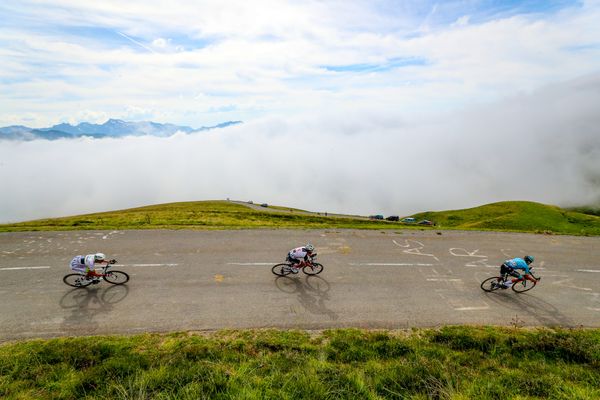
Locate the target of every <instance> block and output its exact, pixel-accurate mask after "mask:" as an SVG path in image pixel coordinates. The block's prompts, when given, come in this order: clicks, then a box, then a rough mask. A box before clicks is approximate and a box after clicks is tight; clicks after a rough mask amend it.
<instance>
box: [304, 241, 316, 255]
mask: <svg viewBox="0 0 600 400" xmlns="http://www.w3.org/2000/svg"><path fill="white" fill-rule="evenodd" d="M304 248H305V249H306V251H308V252H309V253H312V252H313V251H314V250H315V246H313V245H312V244H310V243H309V244H307V245H306V246H304Z"/></svg>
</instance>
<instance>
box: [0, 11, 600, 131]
mask: <svg viewBox="0 0 600 400" xmlns="http://www.w3.org/2000/svg"><path fill="white" fill-rule="evenodd" d="M158 4H159V3H158V2H143V3H141V2H128V3H127V5H124V4H122V2H111V1H108V2H100V3H98V2H95V3H94V2H74V1H66V0H64V1H58V2H52V4H49V3H42V4H37V3H36V4H35V6H36V7H35V8H34V4H33V3H29V2H27V1H25V2H19V3H13V9H15V10H21V12H22V13H27V12H30V13H31V15H28V19H24V22H23V24H21V25H23V26H21V25H18V26H10V27H9V28H7V29H5V30H3V31H2V33H0V42H5V43H6V46H2V50H0V57H1V59H2V64H3V68H2V70H0V92H1V93H3V96H2V97H0V105H2V106H3V107H0V125H5V124H7V123H8V121H12V120H14V116H15V115H18V114H19V113H21V114H23V115H25V114H26V113H27V112H29V111H31V110H35V111H36V113H37V120H38V121H37V123H36V124H34V125H36V126H44V125H48V122H51V123H55V122H58V121H61V120H65V119H70V118H72V116H73V115H74V114H76V113H80V110H81V109H85V110H90V111H93V112H96V113H107V114H110V115H111V116H113V117H123V116H126V115H128V114H127V112H126V110H124V107H127V106H135V107H141V108H145V109H152V110H155V111H156V112H157V114H156V116H154V117H153V116H152V115H149V116H148V118H150V119H152V118H158V117H161V116H162V115H164V110H167V113H168V114H169V115H170V116H172V118H173V120H172V121H169V122H174V123H185V124H188V125H203V124H205V123H206V122H207V121H206V119H205V118H208V119H211V118H213V119H214V118H215V117H216V116H209V115H208V114H209V113H210V110H218V109H221V107H222V106H223V104H234V105H235V106H236V110H238V112H239V113H240V117H238V118H236V117H235V116H233V118H232V119H241V116H243V117H244V118H246V119H247V118H249V119H253V118H261V117H264V116H267V115H289V116H293V115H295V114H296V113H297V112H298V111H300V112H308V111H310V110H311V109H312V108H313V105H314V104H317V105H318V106H319V107H322V103H325V104H329V102H332V104H331V105H330V106H329V108H331V107H338V106H339V107H342V108H343V107H345V106H347V105H349V104H352V105H357V104H358V105H359V106H364V107H365V108H370V107H376V106H381V107H386V106H387V105H394V104H395V105H398V106H400V107H403V106H404V105H406V104H409V105H410V107H412V108H413V109H415V110H427V111H435V110H438V111H439V110H448V109H460V108H461V107H463V106H464V105H466V104H472V103H477V102H482V101H483V102H487V101H492V100H496V99H500V98H502V97H505V96H510V95H513V94H515V93H516V92H519V91H531V90H534V89H536V88H539V87H541V86H543V85H545V84H548V83H551V82H557V81H561V80H566V79H572V78H575V77H577V76H581V75H584V74H588V73H593V72H595V71H598V70H599V69H600V54H599V53H600V49H599V48H598V47H597V44H598V43H599V42H600V28H598V27H597V25H598V24H597V21H598V19H600V11H599V7H598V5H597V4H594V3H588V4H587V5H584V6H583V7H581V8H577V7H575V8H568V9H565V10H564V11H561V12H560V13H558V14H556V15H545V14H542V15H537V14H536V15H533V16H531V15H528V16H519V15H517V16H508V17H505V18H503V19H490V20H486V21H485V22H479V23H476V22H474V21H472V20H469V24H468V25H461V24H458V25H457V24H455V25H452V24H451V23H449V24H448V25H443V26H435V27H433V28H429V30H428V31H423V32H421V33H420V35H417V36H414V35H410V34H411V33H414V32H416V31H417V30H418V26H419V24H420V23H421V22H422V18H423V16H420V17H419V18H416V17H414V16H412V15H411V14H409V11H412V10H411V8H410V7H411V3H406V4H405V5H402V6H401V5H398V4H391V3H389V4H387V2H375V3H372V2H362V1H361V2H352V3H348V2H327V3H320V2H293V3H287V2H281V1H273V2H271V1H263V2H258V3H252V4H251V3H247V2H235V3H234V2H226V3H223V2H220V1H208V2H202V3H189V2H185V1H183V2H175V3H174V4H173V5H172V6H170V7H168V8H161V7H158ZM412 7H416V6H414V5H412ZM454 7H456V5H454ZM434 8H435V7H434V5H433V4H432V5H431V6H430V8H429V10H425V12H428V11H430V10H433V9H434ZM440 9H441V7H438V9H437V10H436V11H435V15H438V14H439V13H440V12H441V11H440ZM32 10H35V12H34V11H32ZM0 12H2V8H0ZM5 12H6V11H5ZM386 12H388V14H386ZM13 13H16V11H13ZM403 13H406V15H408V16H404V17H402V15H404V14H403ZM432 15H433V14H432ZM0 16H1V15H0ZM10 16H11V15H10V14H9V15H7V16H6V17H7V18H8V19H10ZM31 20H33V21H36V22H35V23H32V22H31ZM48 21H52V26H50V24H49V23H48ZM393 21H396V22H393ZM28 24H29V25H28ZM378 24H379V25H378ZM379 26H383V27H384V28H378V27H379ZM56 27H62V28H63V30H61V29H58V28H56ZM81 27H83V28H86V29H87V27H93V28H94V29H93V30H92V31H91V32H92V33H84V34H83V36H82V35H81V34H79V32H80V30H77V29H78V28H81ZM434 28H435V29H434ZM84 32H85V29H84ZM117 32H121V33H122V34H123V35H125V36H120V35H119V34H118V33H117ZM407 35H408V36H407ZM128 38H129V39H128ZM594 44H596V47H594V46H593V45H594ZM581 46H587V50H586V51H582V50H580V51H575V50H574V49H577V48H581ZM399 57H400V58H403V57H404V58H407V57H408V58H415V59H420V60H423V62H424V65H420V66H409V67H406V66H405V67H399V68H387V69H386V68H383V69H380V70H375V71H371V72H362V73H339V72H332V71H327V70H325V69H324V68H323V67H324V66H327V65H334V66H335V65H353V64H358V65H360V64H373V65H377V64H382V65H385V64H386V63H389V60H392V59H397V58H399ZM198 93H204V94H205V95H206V96H207V97H205V99H204V102H203V103H202V104H194V105H192V103H193V102H194V98H195V97H196V96H197V95H198ZM382 93H385V97H384V96H383V95H382ZM39 99H45V100H46V101H45V102H40V101H39ZM344 99H347V101H344ZM357 102H358V103H357ZM346 103H348V104H346ZM159 104H160V106H159ZM183 104H188V105H189V106H188V107H186V106H185V105H183ZM124 105H125V106H124ZM182 105H183V108H182ZM159 110H161V111H159ZM193 110H196V111H197V112H196V114H195V115H193ZM21 122H24V121H21Z"/></svg>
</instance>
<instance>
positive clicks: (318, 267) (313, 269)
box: [302, 263, 323, 275]
mask: <svg viewBox="0 0 600 400" xmlns="http://www.w3.org/2000/svg"><path fill="white" fill-rule="evenodd" d="M321 271H323V265H322V264H319V263H312V264H311V265H307V266H305V267H304V268H302V272H304V273H305V274H306V275H317V274H320V273H321Z"/></svg>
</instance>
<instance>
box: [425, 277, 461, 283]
mask: <svg viewBox="0 0 600 400" xmlns="http://www.w3.org/2000/svg"><path fill="white" fill-rule="evenodd" d="M427 280H428V281H433V282H462V279H444V278H427Z"/></svg>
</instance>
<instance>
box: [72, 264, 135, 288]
mask: <svg viewBox="0 0 600 400" xmlns="http://www.w3.org/2000/svg"><path fill="white" fill-rule="evenodd" d="M111 261H114V262H111V263H109V264H108V265H106V266H105V267H102V268H100V271H101V272H100V273H98V272H97V271H98V270H94V272H96V276H86V275H82V274H68V275H65V276H64V278H63V282H64V283H66V284H67V285H69V286H73V287H76V288H80V287H86V286H89V285H97V284H98V283H100V282H101V281H102V280H104V281H106V282H108V283H112V284H113V285H122V284H124V283H126V282H127V281H129V275H127V274H126V273H125V272H123V271H113V270H111V269H110V268H111V267H112V265H113V264H115V263H116V260H111Z"/></svg>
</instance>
